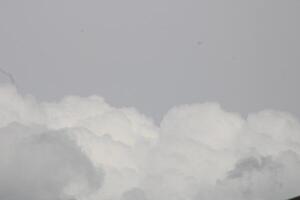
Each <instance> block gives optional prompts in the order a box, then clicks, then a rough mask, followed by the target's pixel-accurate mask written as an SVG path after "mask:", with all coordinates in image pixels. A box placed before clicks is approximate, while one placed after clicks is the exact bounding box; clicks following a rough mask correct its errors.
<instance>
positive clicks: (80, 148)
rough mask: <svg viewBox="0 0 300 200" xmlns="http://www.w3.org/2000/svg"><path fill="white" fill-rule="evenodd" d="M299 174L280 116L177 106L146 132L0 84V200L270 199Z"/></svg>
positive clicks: (71, 99)
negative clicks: (42, 100) (244, 116)
mask: <svg viewBox="0 0 300 200" xmlns="http://www.w3.org/2000/svg"><path fill="white" fill-rule="evenodd" d="M299 177H300V124H299V121H298V119H296V118H295V117H293V116H292V115H290V114H288V113H283V112H279V111H272V110H265V111H262V112H259V113H254V114H250V115H249V116H248V117H247V118H246V119H244V118H242V117H241V116H240V115H239V114H236V113H230V112H227V111H224V110H223V109H222V108H221V107H220V105H218V104H217V103H204V104H193V105H182V106H178V107H175V108H173V109H171V110H170V111H169V112H168V113H167V114H166V115H165V117H164V118H163V120H162V122H161V124H160V125H159V126H156V125H155V124H154V123H153V122H152V120H151V119H149V118H147V117H146V116H144V115H142V114H141V113H139V112H138V111H137V110H136V109H134V108H114V107H112V106H110V105H108V104H107V103H106V102H105V101H104V100H103V99H102V98H101V97H98V96H91V97H86V98H83V97H77V96H68V97H65V98H64V99H63V100H61V101H60V102H38V101H36V100H35V98H34V97H32V96H29V95H26V96H24V95H20V94H19V93H18V92H17V91H16V89H15V88H14V87H12V86H9V85H2V86H1V87H0V199H6V200H19V199H20V200H21V199H22V200H48V199H49V200H56V199H57V200H68V199H78V200H165V199H172V200H196V199H215V200H218V199H228V200H234V199H236V200H239V199H249V200H271V199H272V200H274V199H275V200H276V199H278V200H279V199H285V198H288V197H292V196H295V195H297V194H298V193H299V192H298V188H297V186H298V185H300V178H299Z"/></svg>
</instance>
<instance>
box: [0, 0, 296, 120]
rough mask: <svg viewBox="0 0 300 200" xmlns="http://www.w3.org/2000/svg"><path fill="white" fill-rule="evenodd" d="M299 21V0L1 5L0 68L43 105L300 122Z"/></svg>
mask: <svg viewBox="0 0 300 200" xmlns="http://www.w3.org/2000/svg"><path fill="white" fill-rule="evenodd" d="M299 19H300V1H298V0H268V1H266V0H251V1H250V0H248V1H246V0H235V1H233V0H227V1H223V0H206V1H201V0H197V1H196V0H181V1H176V0H151V1H141V0H127V1H122V0H101V1H100V0H99V1H96V0H27V1H20V0H1V1H0V66H1V68H2V69H5V70H6V71H8V72H10V73H12V74H13V75H14V78H15V80H16V82H17V84H18V86H19V88H20V90H21V91H22V93H30V94H33V95H34V96H36V97H37V98H39V99H41V100H56V99H60V98H62V97H63V96H64V95H66V94H77V95H83V96H86V95H91V94H98V95H100V96H103V97H104V98H105V99H106V100H107V101H108V102H109V103H110V104H113V105H116V106H128V105H129V106H134V107H137V108H138V109H139V110H141V111H142V112H143V113H146V114H148V115H149V116H152V117H154V118H156V119H159V118H160V117H161V115H162V114H163V113H165V112H166V111H167V110H168V109H169V108H170V107H172V106H174V105H178V104H183V103H192V102H206V101H217V102H219V103H220V104H221V105H223V106H224V107H225V109H227V110H230V111H237V112H240V113H243V114H246V113H249V112H253V111H257V110H261V109H265V108H274V109H280V110H284V111H289V112H291V113H294V114H296V115H297V116H300V106H299V102H300V95H299V88H298V87H299V84H300V79H299V74H300V68H299V67H300V66H299V65H300V56H299V53H300V39H299V35H300V23H299ZM6 79H7V78H6V77H5V76H4V75H0V80H1V81H2V82H4V81H7V80H6Z"/></svg>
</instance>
